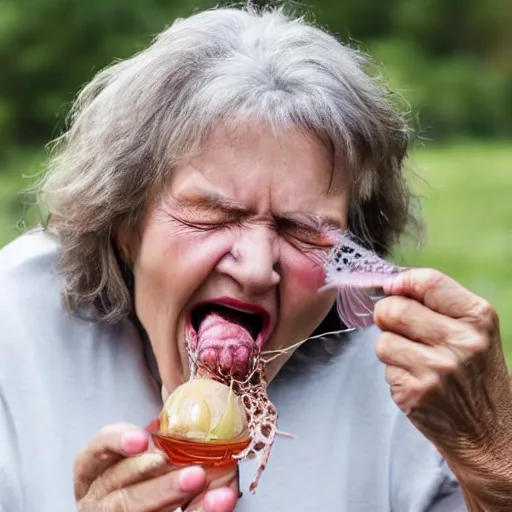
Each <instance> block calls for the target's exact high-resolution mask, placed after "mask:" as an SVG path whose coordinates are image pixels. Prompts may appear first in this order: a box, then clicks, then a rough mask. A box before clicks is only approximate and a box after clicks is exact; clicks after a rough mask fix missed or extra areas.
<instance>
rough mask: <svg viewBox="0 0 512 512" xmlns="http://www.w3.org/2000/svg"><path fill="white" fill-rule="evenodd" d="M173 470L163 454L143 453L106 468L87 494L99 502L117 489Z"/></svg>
mask: <svg viewBox="0 0 512 512" xmlns="http://www.w3.org/2000/svg"><path fill="white" fill-rule="evenodd" d="M175 469H176V468H173V467H172V466H170V465H169V464H168V462H167V457H166V456H165V455H164V454H162V453H143V454H141V455H137V456H135V457H129V458H127V459H124V460H121V462H118V463H117V464H115V465H113V466H110V467H109V468H107V469H106V470H105V471H104V472H103V473H102V474H101V476H99V477H98V478H96V480H94V482H93V483H92V484H91V486H90V487H89V491H88V493H87V494H88V496H89V497H94V499H96V500H100V499H102V498H104V497H105V496H106V495H107V494H110V493H111V492H113V491H115V490H117V489H121V488H123V487H128V486H130V485H134V484H136V483H138V482H143V481H145V480H148V479H149V478H154V477H156V476H159V475H162V474H164V473H169V472H170V471H173V470H175Z"/></svg>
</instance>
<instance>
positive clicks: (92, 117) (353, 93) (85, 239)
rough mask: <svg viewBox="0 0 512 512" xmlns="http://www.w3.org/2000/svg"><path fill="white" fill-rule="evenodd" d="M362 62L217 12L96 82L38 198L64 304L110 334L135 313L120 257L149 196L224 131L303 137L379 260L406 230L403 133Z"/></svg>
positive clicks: (274, 13) (299, 22)
mask: <svg viewBox="0 0 512 512" xmlns="http://www.w3.org/2000/svg"><path fill="white" fill-rule="evenodd" d="M368 64H369V60H368V58H367V57H366V56H365V55H364V54H363V53H361V52H359V51H357V50H355V49H352V48H350V47H348V46H345V45H342V44H341V43H340V42H338V41H337V40H336V39H335V38H334V37H333V36H331V35H329V34H328V33H327V32H325V31H324V30H321V29H320V28H317V27H315V26H313V25H312V24H311V23H308V22H307V21H305V20H304V19H303V18H299V17H295V16H292V15H287V14H286V13H285V12H284V11H283V9H276V8H273V9H264V10H257V9H255V8H253V7H250V6H248V7H244V8H242V9H235V8H217V9H212V10H206V11H204V12H201V13H198V14H195V15H193V16H191V17H189V18H186V19H180V20H177V21H176V22H175V23H174V24H172V26H170V27H169V28H168V29H166V30H165V31H164V32H162V33H161V34H159V35H158V36H157V37H156V38H155V39H154V41H153V42H152V44H151V45H150V46H149V47H148V48H147V49H145V50H144V51H142V52H140V53H138V54H137V55H135V56H133V57H132V58H129V59H127V60H124V61H120V62H116V63H114V64H113V65H111V66H110V67H108V68H107V69H104V70H103V71H101V72H100V73H98V74H97V75H96V76H95V77H94V79H93V80H92V81H91V82H90V83H89V84H87V85H86V86H85V87H84V88H83V90H82V91H81V92H80V94H79V95H78V97H77V99H76V101H75V103H74V105H73V107H72V109H71V113H70V118H69V120H70V124H69V128H68V130H67V131H66V133H64V134H63V135H62V136H61V137H60V138H59V139H57V140H56V141H55V147H54V151H53V156H52V158H51V159H50V164H49V169H48V172H47V173H46V174H45V176H44V178H43V180H42V182H41V188H40V191H41V199H42V201H43V202H44V203H45V207H46V208H47V211H48V213H49V222H48V226H47V229H48V231H50V232H52V233H54V234H55V235H56V236H57V237H58V239H59V241H60V244H61V260H60V269H61V271H62V273H63V275H64V278H65V283H66V286H65V291H64V297H65V301H66V304H67V306H68V308H69V309H70V310H71V311H74V312H77V311H78V310H79V309H80V308H81V307H83V306H87V305H94V306H95V307H96V309H97V312H98V315H97V318H98V319H100V320H103V321H111V322H115V321H118V320H120V319H121V318H123V317H124V316H126V315H127V314H129V313H131V312H132V308H133V304H132V298H131V295H130V291H129V289H128V287H127V283H126V279H125V276H124V275H123V270H122V265H121V264H120V260H119V257H118V254H117V253H116V244H115V237H116V233H117V232H118V230H119V229H121V228H123V229H129V230H137V228H138V225H139V221H140V219H141V216H142V215H143V213H144V210H145V208H146V207H147V204H148V202H149V201H150V198H151V197H153V195H154V193H155V191H158V190H160V189H161V187H162V184H163V183H164V181H165V180H166V179H167V178H168V176H169V172H172V169H173V167H174V166H176V164H177V163H178V162H179V161H180V160H181V159H183V158H187V157H189V156H191V155H193V154H194V153H196V152H197V151H200V149H201V145H202V144H203V142H204V140H205V137H207V136H208V133H209V132H210V130H211V129H212V128H214V127H215V126H216V125H217V124H218V123H219V122H222V121H226V120H227V121H230V122H238V121H240V122H243V120H247V119H249V118H251V119H252V118H256V119H259V120H262V121H264V122H266V123H268V124H269V125H270V126H271V127H272V128H273V129H280V128H283V127H286V126H295V127H300V128H302V129H304V130H305V131H307V132H308V133H311V134H313V135H315V136H317V137H318V138H319V139H320V140H322V141H323V142H324V143H325V144H326V145H327V146H328V147H329V148H330V150H331V151H332V155H333V161H334V162H343V164H344V166H345V167H346V168H348V169H349V170H350V172H351V176H352V179H353V183H354V192H353V197H352V200H351V208H350V214H349V229H350V230H351V231H352V232H353V233H354V234H355V235H356V236H358V237H359V238H361V239H362V240H364V241H365V242H366V243H367V244H368V245H369V246H371V247H373V248H374V249H375V250H376V251H377V252H379V253H380V254H383V255H384V254H387V253H388V252H389V250H390V248H391V247H392V245H393V244H394V243H395V242H396V241H397V240H398V239H399V237H400V235H401V234H402V232H403V231H404V229H405V227H406V224H407V221H408V219H409V217H410V208H409V203H410V201H409V193H408V189H407V186H406V184H405V179H404V176H403V160H404V157H405V155H406V151H407V146H408V130H407V126H406V123H405V121H404V119H403V116H402V115H401V114H400V113H399V112H398V111H397V109H396V108H395V106H394V105H393V101H392V98H393V97H392V96H391V95H390V93H389V91H388V90H387V89H386V87H385V86H384V85H382V83H381V80H380V79H379V78H375V77H372V76H370V74H369V73H368V72H367V71H366V70H365V69H366V68H367V67H368Z"/></svg>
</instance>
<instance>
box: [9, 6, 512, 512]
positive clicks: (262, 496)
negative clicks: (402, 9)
mask: <svg viewBox="0 0 512 512" xmlns="http://www.w3.org/2000/svg"><path fill="white" fill-rule="evenodd" d="M364 66H365V59H364V57H363V56H362V55H361V54H359V53H357V52H355V51H354V50H351V49H349V48H347V47H345V46H343V45H341V44H340V43H339V42H337V41H336V40H335V39H334V38H333V37H331V36H330V35H328V34H327V33H325V32H324V31H322V30H320V29H318V28H315V27H313V26H311V25H310V24H308V23H306V22H305V21H304V20H300V19H290V18H288V17H286V16H285V15H284V14H283V13H282V12H281V11H279V10H268V11H264V12H256V11H254V10H252V9H250V8H245V9H241V10H236V9H216V10H210V11H206V12H203V13H199V14H196V15H194V16H192V17H190V18H188V19H185V20H180V21H178V22H176V23H174V24H173V25H172V26H171V27H170V28H169V29H168V30H166V31H165V32H163V33H162V34H160V36H159V37H157V38H156V40H155V41H154V42H153V44H152V45H151V46H150V47H149V48H147V49H146V50H145V51H142V52H141V53H139V54H137V55H136V56H134V57H133V58H131V59H128V60H125V61H122V62H118V63H116V64H115V65H113V66H111V67H109V68H108V69H106V70H104V71H102V72H101V73H99V74H98V75H97V76H96V77H95V78H94V79H93V81H92V82H91V83H90V84H89V85H87V86H86V87H85V88H84V90H83V91H82V92H81V94H80V95H79V96H78V99H77V101H76V104H75V105H74V108H73V111H72V116H71V123H70V127H69V130H68V131H67V133H66V134H65V135H64V136H63V137H62V138H61V139H60V141H59V145H58V147H57V151H56V152H55V154H54V156H53V159H52V160H51V165H50V168H49V170H48V173H47V174H46V175H45V178H44V180H43V182H42V197H43V199H44V201H45V208H47V210H48V212H49V222H48V225H47V227H46V228H45V229H40V230H36V231H34V232H31V233H27V234H24V235H22V236H21V237H20V238H19V239H17V240H16V241H14V242H13V243H12V244H10V245H9V246H7V247H6V248H4V249H3V250H2V251H1V252H0V269H1V270H0V286H1V289H2V294H1V296H0V315H1V320H2V332H3V335H2V337H1V341H0V344H1V354H2V357H1V358H0V392H1V394H0V397H1V408H0V420H1V421H0V454H1V458H0V476H1V478H0V504H1V505H2V506H1V507H0V508H1V509H2V511H4V512H8V511H9V512H10V511H12V512H14V511H16V512H19V511H22V510H23V511H27V512H32V511H38V512H43V511H44V512H46V511H48V512H68V511H70V510H73V509H76V508H77V507H78V510H80V511H82V512H85V511H100V510H101V511H105V512H108V511H112V512H113V511H130V512H149V511H168V510H175V509H179V508H181V509H183V510H187V511H193V510H204V511H206V512H215V511H216V512H226V511H232V510H234V509H235V507H236V510H240V511H256V510H257V511H262V510H269V511H273V510H283V511H286V510H289V511H292V510H293V511H295V510H343V511H350V512H375V511H379V512H385V511H393V512H420V511H421V512H423V511H430V512H434V511H437V512H440V511H445V512H454V511H463V510H470V511H473V512H476V511H484V510H485V511H488V510H493V511H497V510H512V471H511V467H512V457H511V455H510V454H511V452H512V444H511V440H512V416H511V411H512V395H511V392H510V387H509V381H508V373H507V368H506V364H505V361H504V358H503V355H502V351H501V348H500V340H499V329H498V320H497V318H496V314H495V312H494V311H493V309H492V308H491V307H490V306H489V305H488V304H487V303H486V302H485V301H484V300H482V299H481V298H479V297H477V296H475V295H473V294H472V293H470V292H469V291H467V290H465V289H464V288H463V287H462V286H460V285H459V284H457V283H456V282H454V281H453V280H452V279H450V278H448V277H446V276H444V275H442V274H441V273H439V272H436V271H434V270H424V269H411V270H406V271H403V272H399V273H397V274H396V275H395V276H394V277H393V278H389V279H387V280H385V281H384V282H383V292H384V295H385V296H386V298H383V299H381V300H380V301H378V302H377V304H376V307H375V311H374V315H373V319H374V322H375V324H376V326H373V327H371V326H370V327H368V328H364V329H360V330H359V331H358V332H357V333H356V334H353V335H350V336H349V337H340V336H337V337H334V338H330V339H329V337H327V338H325V339H317V340H310V341H308V342H307V343H306V344H304V345H303V346H302V347H300V348H298V349H297V350H296V352H295V353H294V354H293V356H292V357H291V358H290V353H291V352H292V351H290V352H283V354H282V355H281V356H280V357H277V358H275V359H274V360H273V361H272V362H271V363H269V364H268V365H267V366H266V369H265V375H264V376H263V377H264V379H265V382H268V383H269V386H268V388H267V391H268V394H269V396H270V399H271V401H272V402H273V403H274V405H275V407H276V408H277V410H278V411H279V414H280V416H279V428H280V429H282V430H283V431H287V432H291V433H293V434H295V435H296V436H297V437H296V438H295V439H282V438H280V437H278V438H277V439H276V442H275V443H274V446H273V450H272V453H271V455H270V458H269V460H268V464H267V468H266V470H265V471H264V472H263V474H262V478H261V482H260V486H259V488H258V490H257V493H256V494H254V495H252V494H250V493H245V492H243V491H245V490H246V489H247V488H248V483H249V482H250V480H251V479H252V477H253V475H254V471H255V470H256V466H257V465H258V459H257V458H256V459H254V458H248V459H246V460H243V461H241V462H240V463H239V464H237V465H235V468H237V469H234V470H231V471H230V472H229V473H224V474H223V475H221V476H219V475H215V474H214V473H210V472H209V471H205V469H204V468H203V467H200V466H193V465H190V466H185V467H183V466H179V467H176V466H175V465H173V464H170V463H169V460H168V459H167V458H166V456H165V455H164V454H163V453H162V452H161V451H160V450H158V449H156V448H155V447H154V446H153V444H152V441H151V437H150V436H149V434H148V432H147V430H146V429H145V427H146V426H147V425H148V424H149V423H150V422H151V421H152V420H153V419H154V418H155V417H157V416H158V414H159V412H160V410H161V408H162V394H161V393H165V394H167V393H170V392H173V391H174V390H175V389H176V388H177V387H178V386H179V385H180V384H182V383H184V382H185V381H187V379H188V378H189V376H190V371H191V370H190V364H189V363H190V361H189V352H188V350H189V347H187V340H188V338H189V337H190V336H195V339H196V341H197V343H198V344H202V345H201V346H202V347H203V349H204V350H203V351H202V352H201V354H203V355H204V359H208V361H209V362H210V363H213V365H214V366H215V367H218V368H220V369H222V370H223V371H225V372H226V373H227V374H230V373H232V374H233V373H234V372H239V373H240V372H242V373H243V371H246V370H247V368H249V367H250V364H251V361H250V359H251V358H253V357H255V356H254V354H256V356H257V355H258V354H259V353H263V352H267V351H268V352H270V351H272V350H277V349H282V348H283V347H284V348H286V347H292V346H294V345H295V344H296V343H297V342H299V341H300V340H303V339H306V338H308V337H310V336H311V334H312V333H314V332H316V333H324V332H326V331H330V330H333V329H334V330H341V329H342V325H341V323H340V321H339V319H338V318H337V316H336V314H335V311H336V308H335V304H334V302H335V296H336V291H335V290H333V291H329V290H324V291H321V292H320V293H319V288H320V287H321V286H322V285H323V284H324V274H323V272H322V271H321V267H320V266H319V264H318V260H317V259H315V258H312V257H311V254H312V253H315V254H318V253H323V252H326V251H328V250H329V247H330V246H331V244H332V239H331V238H330V237H328V236H326V233H328V232H329V233H330V232H333V230H334V231H335V232H336V231H339V232H344V231H348V232H351V233H352V234H353V235H355V236H357V237H358V238H359V239H360V240H362V241H363V243H364V245H365V246H366V247H367V248H371V249H372V250H374V251H375V252H376V253H377V254H379V255H381V256H386V255H388V254H390V251H391V250H392V247H393V245H394V244H395V243H396V242H397V241H398V240H399V238H400V235H401V234H402V233H403V232H404V230H405V228H406V226H407V225H408V224H409V220H410V218H411V214H410V208H409V200H408V190H407V186H406V184H405V180H404V176H403V163H404V158H405V155H406V152H407V142H408V137H407V130H406V126H405V125H404V122H403V120H402V118H401V116H400V115H399V114H398V113H397V111H396V110H395V109H394V107H393V105H392V103H391V101H390V100H389V98H388V92H387V91H386V89H385V88H384V87H382V86H381V85H379V83H378V82H377V81H376V80H375V79H373V78H371V77H370V76H369V75H367V74H366V73H365V71H364ZM339 306H340V308H341V309H342V310H343V308H344V307H348V306H349V305H347V304H343V303H342V304H339ZM249 316H251V317H252V321H249V320H247V317H249ZM242 317H245V320H243V319H241V318H242ZM251 322H252V327H250V326H249V325H248V324H249V323H251ZM249 331H251V334H249ZM252 331H254V332H252ZM203 355H200V358H201V357H203ZM390 390H391V393H390ZM240 491H242V492H240Z"/></svg>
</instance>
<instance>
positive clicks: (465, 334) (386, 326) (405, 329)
mask: <svg viewBox="0 0 512 512" xmlns="http://www.w3.org/2000/svg"><path fill="white" fill-rule="evenodd" d="M374 321H375V324H376V325H377V326H378V327H379V328H380V329H381V330H382V331H391V332H395V333H397V334H400V335H402V336H404V337H405V338H408V339H411V340H414V341H417V342H419V343H425V344H427V345H432V346H436V345H443V344H446V343H450V344H452V345H454V346H457V347H461V348H462V347H464V346H465V344H466V343H467V341H468V338H470V337H471V336H472V335H476V332H475V331H474V330H473V329H472V327H471V326H469V325H467V324H464V323H461V322H460V321H459V320H455V319H453V318H450V317H448V316H445V315H441V314H440V313H437V312H436V311H432V310H431V309H429V308H428V307H426V306H424V305H423V304H420V303H419V302H417V301H415V300H413V299H409V298H407V297H402V296H396V295H395V296H390V297H386V298H385V299H381V300H380V301H379V302H378V303H377V304H376V305H375V311H374Z"/></svg>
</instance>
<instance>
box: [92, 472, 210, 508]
mask: <svg viewBox="0 0 512 512" xmlns="http://www.w3.org/2000/svg"><path fill="white" fill-rule="evenodd" d="M206 484H207V480H206V473H205V471H204V469H202V468H200V467H196V466H191V467H187V468H185V469H182V470H178V471H173V472H171V473H168V474H165V475H162V476H159V477H156V478H152V479H151V480H146V481H145V482H140V483H137V484H134V485H131V486H129V487H124V488H122V489H118V490H117V491H114V492H113V493H111V494H109V495H108V496H107V497H106V498H105V499H104V500H102V502H101V506H102V507H103V508H102V510H117V511H120V512H154V511H155V510H161V509H162V510H166V509H170V510H174V509H175V508H178V507H181V506H182V505H183V504H185V503H188V502H189V501H190V500H192V499H193V498H194V496H196V495H197V494H199V493H201V492H202V491H203V490H204V488H205V487H206Z"/></svg>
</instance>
